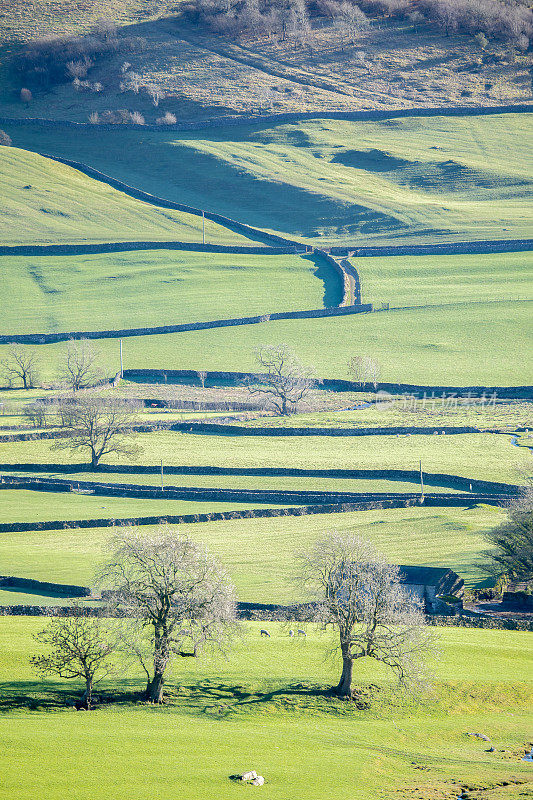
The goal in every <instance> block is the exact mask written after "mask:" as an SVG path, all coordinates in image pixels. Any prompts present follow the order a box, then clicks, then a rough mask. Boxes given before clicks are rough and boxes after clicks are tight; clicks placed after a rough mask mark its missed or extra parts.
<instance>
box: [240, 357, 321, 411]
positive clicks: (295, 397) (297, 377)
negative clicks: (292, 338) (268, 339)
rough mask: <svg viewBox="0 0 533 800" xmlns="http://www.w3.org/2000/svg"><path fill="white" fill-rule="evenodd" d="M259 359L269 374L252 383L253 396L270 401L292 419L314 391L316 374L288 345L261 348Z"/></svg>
mask: <svg viewBox="0 0 533 800" xmlns="http://www.w3.org/2000/svg"><path fill="white" fill-rule="evenodd" d="M255 357H256V360H257V363H258V365H259V366H260V367H261V369H264V370H266V374H263V375H261V377H260V383H258V382H257V380H255V379H254V380H253V382H252V380H248V381H247V382H246V383H247V386H248V391H249V392H250V394H251V395H262V396H263V397H265V398H266V399H268V400H269V401H270V402H271V403H272V404H273V405H274V408H275V409H276V411H277V413H278V414H279V415H280V416H288V415H289V414H292V413H294V412H295V411H296V410H297V408H298V402H299V401H300V400H302V399H303V398H304V397H305V395H306V394H308V393H309V391H310V390H311V388H312V387H313V386H314V385H315V384H316V383H317V382H318V380H317V378H316V377H315V376H314V373H313V372H312V371H311V370H310V369H308V368H307V367H305V366H304V365H303V364H302V363H301V362H300V361H299V360H298V358H297V357H296V356H295V354H294V353H293V352H292V350H290V349H289V348H288V347H287V345H285V344H278V345H268V346H265V347H259V348H258V349H257V350H256V351H255Z"/></svg>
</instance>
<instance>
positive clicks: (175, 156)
mask: <svg viewBox="0 0 533 800" xmlns="http://www.w3.org/2000/svg"><path fill="white" fill-rule="evenodd" d="M7 129H8V130H9V131H10V132H11V134H12V135H13V136H14V141H15V143H16V144H17V145H19V146H21V147H27V148H28V149H35V148H37V147H39V148H40V149H41V150H42V149H45V150H46V151H47V152H50V153H55V154H60V155H66V156H69V157H71V158H78V159H80V160H82V161H86V162H87V163H89V164H91V165H92V166H95V167H98V168H99V169H102V170H103V171H104V172H108V174H111V175H114V176H115V177H119V178H122V179H123V180H125V181H126V182H128V183H130V184H133V185H135V186H139V187H141V188H144V189H147V190H148V191H151V192H154V193H156V194H160V195H163V196H167V197H170V198H174V199H178V198H179V199H180V200H181V201H182V202H188V203H190V204H192V205H195V206H199V207H204V208H209V209H212V210H216V211H219V212H222V213H226V214H228V215H229V216H232V217H233V218H236V219H239V220H241V221H245V222H248V223H250V224H253V225H256V226H258V227H263V228H268V229H273V230H279V231H282V232H284V233H286V234H291V235H293V236H297V237H304V238H307V239H310V240H314V241H317V242H318V241H321V242H327V243H343V242H348V243H351V244H354V243H356V244H366V243H371V242H382V243H384V244H385V243H387V242H390V241H401V242H405V241H422V240H423V241H435V240H437V241H438V240H445V241H446V240H450V239H454V238H464V239H484V238H519V237H522V236H526V235H529V234H528V232H527V231H528V229H529V219H530V217H531V160H530V158H529V157H527V156H525V153H526V152H527V141H528V140H529V137H530V136H531V125H530V120H529V116H528V115H527V114H524V115H517V114H512V115H495V116H488V117H463V118H453V117H452V118H451V117H445V116H443V117H433V118H428V119H415V118H413V119H404V120H395V121H393V122H392V124H384V123H378V122H344V121H332V120H317V121H310V122H304V123H300V124H298V125H282V126H278V127H267V126H264V125H263V126H261V127H252V128H250V127H245V126H243V127H238V128H231V129H228V130H227V131H224V130H223V129H222V130H219V131H216V132H195V133H194V134H190V133H176V132H168V131H167V132H163V131H161V132H159V131H157V132H148V131H143V132H136V131H122V130H117V131H114V130H113V131H98V133H97V135H95V132H94V130H91V129H87V130H81V131H76V132H75V133H74V132H71V131H69V130H63V129H62V130H61V132H60V134H58V133H57V132H55V131H53V130H47V129H39V130H34V129H32V128H31V127H24V128H10V127H9V125H8V126H7ZM354 148H356V149H354ZM369 152H370V153H371V154H370V157H369V156H368V153H369ZM502 153H505V159H502ZM148 164H149V165H150V169H149V170H148V169H147V165H148ZM229 187H231V189H230V188H229Z"/></svg>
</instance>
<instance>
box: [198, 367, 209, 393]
mask: <svg viewBox="0 0 533 800" xmlns="http://www.w3.org/2000/svg"><path fill="white" fill-rule="evenodd" d="M196 374H197V375H198V379H199V381H200V383H201V385H202V389H205V379H206V378H207V372H206V371H205V369H199V370H198V372H197V373H196Z"/></svg>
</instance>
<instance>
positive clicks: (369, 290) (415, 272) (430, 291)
mask: <svg viewBox="0 0 533 800" xmlns="http://www.w3.org/2000/svg"><path fill="white" fill-rule="evenodd" d="M351 261H352V263H353V264H354V265H355V267H356V269H357V270H358V272H359V275H360V278H361V282H362V286H363V296H364V299H365V301H371V302H373V303H374V305H376V306H379V305H380V304H381V303H390V305H391V307H394V308H402V307H405V306H444V305H455V304H461V303H464V304H468V305H469V306H470V304H472V303H479V304H481V306H482V307H483V308H484V309H485V310H486V311H487V313H488V314H494V315H496V314H498V309H499V305H500V304H501V303H502V302H504V303H508V302H513V301H517V300H519V301H522V300H533V277H532V275H533V271H532V267H533V259H532V256H531V253H530V252H522V253H490V254H487V253H485V254H483V255H442V256H394V257H389V258H353V259H351ZM491 306H492V312H491V311H490V308H491Z"/></svg>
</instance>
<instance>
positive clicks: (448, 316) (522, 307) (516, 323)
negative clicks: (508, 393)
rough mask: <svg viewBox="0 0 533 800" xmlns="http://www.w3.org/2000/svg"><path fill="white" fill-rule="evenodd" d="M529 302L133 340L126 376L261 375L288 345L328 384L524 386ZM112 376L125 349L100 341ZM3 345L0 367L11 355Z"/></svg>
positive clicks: (529, 365) (50, 352)
mask: <svg viewBox="0 0 533 800" xmlns="http://www.w3.org/2000/svg"><path fill="white" fill-rule="evenodd" d="M530 321H531V303H527V302H524V301H515V302H512V301H507V302H504V301H502V302H501V303H499V304H497V305H494V304H482V303H481V304H478V303H471V304H464V305H463V304H457V305H447V306H436V307H426V308H415V309H398V310H395V311H391V312H381V313H375V314H354V315H350V316H346V317H333V318H323V319H299V320H279V321H270V322H265V323H261V324H256V325H244V326H238V327H233V328H216V329H211V330H203V331H192V332H188V333H175V334H163V335H156V336H142V337H131V338H128V339H125V340H124V367H125V368H126V369H137V368H146V367H149V368H152V369H207V370H209V369H211V370H237V371H247V370H255V371H257V363H256V361H255V358H254V348H255V347H258V346H261V345H266V344H279V343H280V342H284V343H286V344H287V345H288V346H289V347H291V348H292V349H293V350H294V351H295V352H296V354H297V355H298V356H299V357H300V359H301V360H302V361H304V362H305V363H307V364H309V365H311V366H312V367H314V369H315V370H316V372H317V374H319V375H320V376H322V377H326V378H345V379H348V378H350V373H349V370H348V366H347V364H348V361H349V359H350V358H352V357H353V356H354V355H368V356H371V357H373V358H375V359H377V360H378V361H379V363H380V364H381V380H382V381H389V382H396V381H398V382H403V383H421V384H424V385H427V384H429V385H436V386H472V385H481V386H517V385H523V384H524V383H527V378H526V376H527V375H529V374H531V372H533V357H532V355H531V354H532V352H533V347H531V344H530V343H531V338H532V337H531V324H530ZM98 348H99V350H100V352H101V353H102V359H103V360H104V361H105V364H106V366H107V367H108V368H109V369H110V370H114V372H113V374H114V373H115V372H116V371H117V369H118V366H117V364H118V341H117V340H102V341H100V342H98ZM65 349H66V345H65V344H58V345H46V346H38V348H37V355H38V358H39V361H40V362H41V372H42V376H43V378H44V379H45V380H50V379H53V378H54V377H55V376H56V374H57V365H58V363H59V360H60V359H61V358H62V354H63V353H64V352H65ZM6 351H7V348H6V347H5V346H0V359H1V358H4V357H5V355H6V354H7V352H6Z"/></svg>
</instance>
